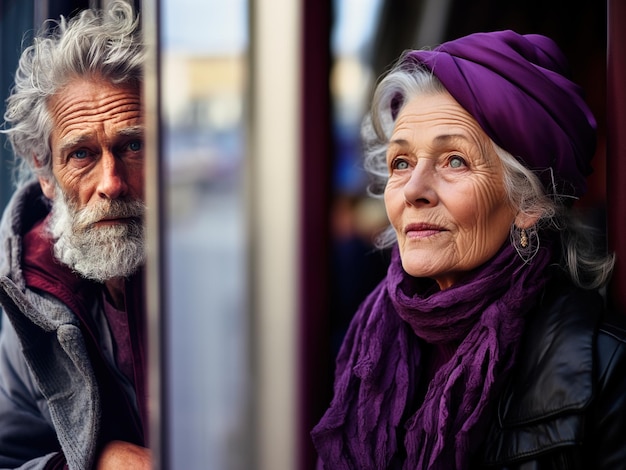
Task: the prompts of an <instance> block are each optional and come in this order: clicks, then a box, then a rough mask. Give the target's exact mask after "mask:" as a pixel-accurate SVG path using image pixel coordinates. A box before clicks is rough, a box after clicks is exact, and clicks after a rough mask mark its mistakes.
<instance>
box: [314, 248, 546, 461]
mask: <svg viewBox="0 0 626 470" xmlns="http://www.w3.org/2000/svg"><path fill="white" fill-rule="evenodd" d="M545 245H546V244H545V243H544V246H543V247H542V248H541V250H540V251H539V253H538V254H537V256H535V258H534V259H533V260H532V262H531V263H530V264H527V265H524V263H523V262H522V260H521V259H520V258H519V256H518V255H517V253H516V252H515V250H514V249H513V248H512V247H511V246H510V245H509V244H508V243H507V244H505V246H504V247H503V248H502V249H501V250H500V251H499V252H498V254H497V255H496V256H495V257H494V258H492V259H491V260H490V261H489V262H487V263H486V264H484V265H483V266H481V267H480V268H477V269H476V270H475V271H473V272H471V273H468V276H467V277H466V279H464V280H463V281H462V282H459V283H457V284H455V285H454V286H452V287H450V288H449V289H446V290H444V291H439V290H438V289H437V288H436V284H435V283H434V282H432V281H429V280H427V279H417V278H414V277H411V276H409V275H408V274H406V273H405V272H404V270H403V269H402V264H401V261H400V256H399V253H398V250H397V248H396V249H394V252H393V255H392V260H391V265H390V267H389V271H388V273H387V277H386V278H385V279H384V280H383V281H382V282H381V284H379V286H378V287H377V288H376V289H375V290H374V291H373V292H372V293H371V294H370V295H369V297H368V298H367V299H366V300H365V302H364V303H363V304H362V305H361V307H360V308H359V311H358V312H357V314H356V316H355V318H354V319H353V321H352V324H351V326H350V329H349V331H348V333H347V335H346V338H345V340H344V343H343V345H342V348H341V351H340V352H339V356H338V358H337V370H336V377H335V392H334V393H335V394H334V398H333V401H332V403H331V405H330V408H329V409H328V410H327V412H326V414H325V415H324V416H323V418H322V420H321V421H320V423H319V424H318V425H317V426H316V427H315V428H314V429H313V432H312V437H313V441H314V444H315V446H316V448H317V450H318V454H319V456H320V458H321V459H322V461H323V462H324V464H325V468H326V469H328V470H331V469H332V470H343V469H359V470H361V469H384V468H390V467H395V466H398V467H399V466H402V467H403V468H407V469H445V470H449V469H452V468H457V469H464V468H468V467H469V465H470V458H471V456H472V453H473V452H474V451H475V450H476V448H477V447H478V446H479V445H480V443H481V441H482V438H483V436H484V433H482V431H483V428H484V426H485V425H486V421H488V418H489V413H490V404H491V403H493V402H494V399H495V396H496V394H497V393H498V391H499V389H500V387H501V385H502V384H503V382H504V380H505V379H506V377H507V375H508V372H509V371H510V369H511V367H512V365H513V363H514V361H515V354H516V351H517V346H518V343H519V340H520V337H521V335H522V331H523V328H524V317H525V314H526V313H527V312H528V311H529V310H530V309H531V308H532V307H533V306H534V305H535V304H536V302H537V300H538V297H539V295H540V293H541V292H542V289H543V287H544V286H545V284H546V282H547V279H548V276H549V274H548V272H549V270H548V269H546V268H547V266H548V265H549V264H550V262H551V260H552V250H551V248H550V247H547V246H545ZM427 292H431V293H430V294H428V293H427ZM422 341H425V342H427V343H431V344H449V343H456V344H459V346H458V347H457V349H456V352H455V353H454V355H453V356H452V358H451V359H450V360H449V361H448V362H447V363H445V364H444V365H443V366H442V367H440V368H439V370H437V371H436V372H435V375H434V377H433V378H432V380H431V381H430V384H428V389H427V392H426V395H425V398H424V400H423V402H422V403H421V404H420V405H419V408H418V409H417V411H415V410H414V409H411V404H412V403H413V401H414V394H415V391H416V390H417V388H418V386H419V385H420V380H421V377H420V372H421V368H420V366H421V365H423V363H424V361H422V350H423V342H422ZM422 385H423V384H422ZM402 438H404V443H403V444H402V443H401V442H398V441H401V440H402Z"/></svg>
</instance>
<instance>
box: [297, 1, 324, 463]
mask: <svg viewBox="0 0 626 470" xmlns="http://www.w3.org/2000/svg"><path fill="white" fill-rule="evenodd" d="M302 8H303V15H302V18H303V22H304V23H303V25H302V33H301V34H302V36H303V37H302V46H301V47H302V49H301V54H300V57H301V58H300V67H301V70H302V91H301V96H302V98H301V100H302V122H301V129H302V131H301V132H302V139H301V146H302V163H301V170H300V181H301V185H300V201H301V202H300V221H299V222H300V243H301V246H300V260H301V263H300V273H301V276H300V302H299V307H300V308H299V311H300V322H299V332H298V333H299V334H298V346H299V364H298V366H299V368H298V377H299V387H298V391H299V393H298V397H299V406H298V411H299V416H300V419H299V423H298V428H299V429H298V438H299V441H300V445H299V447H300V456H299V457H300V458H299V461H300V465H299V467H298V468H300V469H302V470H306V469H312V468H314V467H315V461H316V454H315V451H314V449H313V444H312V441H311V436H310V431H311V429H312V427H313V426H314V425H315V424H316V423H317V421H318V420H319V419H320V417H321V415H322V413H323V411H324V409H325V407H326V405H327V404H328V403H329V401H330V398H331V397H330V396H328V395H329V393H328V391H329V390H330V385H331V384H330V383H329V382H330V380H329V379H330V374H329V373H328V371H329V370H330V369H331V367H332V364H331V359H330V344H329V342H330V341H329V337H330V331H329V324H330V318H329V312H330V305H329V302H330V300H329V297H330V293H329V291H330V280H329V279H330V268H329V264H330V260H329V258H330V226H329V225H330V223H329V213H330V204H331V201H330V198H331V193H332V188H331V174H332V170H331V164H332V155H331V154H332V135H331V129H332V123H331V121H332V111H331V98H330V85H329V81H330V78H329V77H330V67H331V51H330V27H331V9H332V2H331V1H330V0H319V1H316V2H307V1H305V2H302Z"/></svg>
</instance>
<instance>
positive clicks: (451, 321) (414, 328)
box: [312, 31, 626, 470]
mask: <svg viewBox="0 0 626 470" xmlns="http://www.w3.org/2000/svg"><path fill="white" fill-rule="evenodd" d="M595 133H596V122H595V119H594V117H593V115H592V113H591V111H590V110H589V108H588V106H587V105H586V103H585V101H584V97H583V92H582V90H581V89H580V88H579V87H578V86H577V85H576V84H574V83H573V82H572V81H571V79H570V78H569V73H568V66H567V63H566V60H565V57H564V56H563V54H562V52H561V51H560V50H559V48H558V47H557V45H556V44H555V43H554V42H553V41H552V40H551V39H549V38H547V37H545V36H541V35H520V34H517V33H515V32H513V31H498V32H491V33H477V34H472V35H469V36H466V37H462V38H460V39H457V40H454V41H450V42H447V43H444V44H442V45H440V46H439V47H437V48H435V49H433V50H416V51H407V52H406V53H405V54H403V56H402V57H401V58H400V59H399V61H398V63H397V64H396V66H395V67H394V68H393V69H392V70H391V71H390V73H389V74H387V76H386V77H385V78H384V79H383V80H382V81H381V82H380V83H379V85H378V86H377V89H376V91H375V94H374V98H373V103H372V108H371V112H370V114H369V116H368V118H367V119H366V120H365V122H364V127H363V136H364V143H365V148H366V160H365V163H366V167H367V169H368V170H369V171H370V172H371V173H372V174H373V175H374V177H375V178H377V182H378V184H374V185H373V186H372V189H373V190H375V191H376V190H377V191H378V192H379V193H380V194H382V196H383V198H384V203H385V207H386V211H387V215H388V219H389V221H390V223H391V225H390V227H389V229H388V230H387V231H386V232H385V233H383V235H382V237H381V240H380V244H381V246H382V247H391V248H392V255H391V263H390V266H389V269H388V272H387V276H386V277H385V279H383V281H382V282H381V283H380V284H379V285H378V286H377V287H376V288H375V289H374V291H373V292H372V293H371V294H370V296H369V297H368V298H367V299H366V300H365V301H364V302H363V303H362V305H361V306H360V307H359V310H358V312H357V313H356V315H355V317H354V318H353V320H352V322H351V325H350V327H349V330H348V333H347V335H346V338H345V340H344V342H343V344H342V347H341V350H340V352H339V355H338V358H337V364H336V372H335V387H334V397H333V399H332V402H331V404H330V407H329V409H328V410H327V412H326V413H325V415H324V416H323V418H322V419H321V421H320V422H319V423H318V425H317V426H316V427H315V428H314V430H313V432H312V437H313V441H314V444H315V446H316V448H317V451H318V455H319V466H320V467H323V468H326V469H327V470H338V469H387V468H391V469H400V468H403V469H440V470H450V469H477V468H501V469H504V468H506V469H530V468H533V469H579V468H580V469H583V468H585V469H586V468H594V469H619V468H626V446H625V445H624V436H626V373H625V371H626V342H625V338H626V330H625V329H624V327H623V325H622V326H619V325H620V324H622V323H623V322H622V318H623V317H622V316H621V315H613V314H611V313H609V312H608V309H607V307H606V302H605V299H604V298H603V295H602V293H603V292H604V290H603V289H604V288H605V286H606V284H607V283H608V281H609V279H610V275H611V272H612V268H613V262H614V259H613V257H612V256H611V255H608V254H607V253H606V252H605V250H604V249H597V248H596V247H595V246H594V241H593V238H592V236H591V230H590V228H589V227H586V226H585V225H584V224H583V223H582V222H581V219H580V218H579V217H578V216H577V213H576V210H575V208H574V202H575V200H576V199H578V198H579V197H580V196H582V195H583V194H584V193H585V191H586V178H587V177H588V175H589V174H590V173H591V171H592V169H591V166H590V160H591V159H592V157H593V155H594V152H595V143H596V142H595V139H596V135H595Z"/></svg>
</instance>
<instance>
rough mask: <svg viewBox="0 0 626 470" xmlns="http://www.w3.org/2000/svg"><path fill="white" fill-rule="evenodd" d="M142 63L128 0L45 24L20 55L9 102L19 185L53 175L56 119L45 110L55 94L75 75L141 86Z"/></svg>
mask: <svg viewBox="0 0 626 470" xmlns="http://www.w3.org/2000/svg"><path fill="white" fill-rule="evenodd" d="M143 64H144V47H143V41H142V37H141V31H140V27H139V18H138V17H136V16H135V15H134V12H133V7H132V6H131V5H130V4H129V3H128V2H126V1H115V2H112V3H111V4H110V6H109V7H108V8H107V9H106V10H84V11H82V12H80V13H79V14H77V15H76V16H75V17H73V18H71V19H67V18H65V17H61V18H60V20H59V21H52V20H49V21H48V22H47V23H46V24H44V25H43V27H42V30H41V32H40V33H39V34H38V35H37V36H36V37H35V39H34V40H33V43H32V45H30V46H29V47H27V48H26V49H25V50H24V52H23V53H22V56H21V58H20V61H19V65H18V69H17V72H16V74H15V84H14V86H13V88H12V90H11V95H10V96H9V98H8V99H7V101H6V103H7V106H6V112H5V114H4V120H5V124H4V129H2V131H1V132H3V133H5V134H7V136H8V140H9V142H10V143H11V146H12V148H13V153H14V154H15V157H16V175H15V179H16V183H17V185H18V186H19V185H20V184H22V183H24V182H25V181H27V180H28V179H30V178H31V177H32V174H33V172H34V173H35V174H36V175H38V176H42V177H44V178H50V177H52V164H51V149H50V133H51V131H52V120H51V116H50V112H49V110H48V107H47V105H48V101H49V99H50V97H51V96H53V95H55V94H56V93H58V92H59V90H61V89H62V88H63V87H64V86H65V85H67V83H68V82H69V81H71V80H72V79H74V78H77V77H88V78H90V77H91V78H99V79H104V80H107V81H108V82H110V83H112V84H122V83H124V84H129V83H130V84H133V85H135V84H136V86H137V87H141V84H142V82H143V79H142V77H143Z"/></svg>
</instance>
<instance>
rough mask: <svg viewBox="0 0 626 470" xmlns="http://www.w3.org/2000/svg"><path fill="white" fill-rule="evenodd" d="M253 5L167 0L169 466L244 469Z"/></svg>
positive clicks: (241, 1)
mask: <svg viewBox="0 0 626 470" xmlns="http://www.w3.org/2000/svg"><path fill="white" fill-rule="evenodd" d="M246 9H247V4H246V3H245V0H233V1H230V2H228V6H225V5H224V3H218V2H217V1H215V0H207V1H202V2H198V1H193V0H163V1H162V25H161V39H162V56H161V60H162V62H161V65H162V70H161V78H162V90H163V94H162V103H163V111H164V119H165V126H164V133H163V135H162V139H163V146H164V160H165V171H166V177H165V180H166V186H167V187H166V188H164V189H165V191H166V193H167V196H166V200H167V216H166V229H165V234H164V244H165V251H166V253H167V259H166V265H167V266H166V268H165V276H166V279H165V282H166V284H167V292H168V299H167V300H168V303H167V308H166V310H167V313H166V315H167V320H166V325H167V330H168V338H167V339H168V343H169V351H170V357H169V364H168V365H167V368H168V379H169V389H168V394H169V397H168V399H169V402H168V404H167V407H166V408H168V409H169V410H170V415H169V432H170V433H169V435H168V436H167V437H166V439H167V441H168V442H169V448H170V459H171V461H170V463H169V466H168V468H209V467H210V468H212V469H217V470H219V469H238V468H242V469H244V468H249V466H248V459H249V456H248V455H247V451H246V449H249V448H250V446H249V445H248V437H247V436H248V432H249V431H248V429H249V428H250V426H249V424H248V416H247V412H248V409H249V408H248V401H249V398H250V397H249V396H248V390H249V386H248V385H249V384H248V383H247V380H248V377H249V370H248V368H249V363H248V354H249V353H248V350H247V347H248V336H247V333H248V323H247V321H248V318H247V313H246V312H247V302H248V296H247V291H248V286H247V284H246V259H247V252H246V247H247V240H246V233H247V231H246V229H245V207H244V191H243V165H244V154H245V142H246V140H245V136H244V103H245V100H244V96H245V86H246V83H245V77H246V70H245V63H246V62H245V55H246V48H247V11H246Z"/></svg>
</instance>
